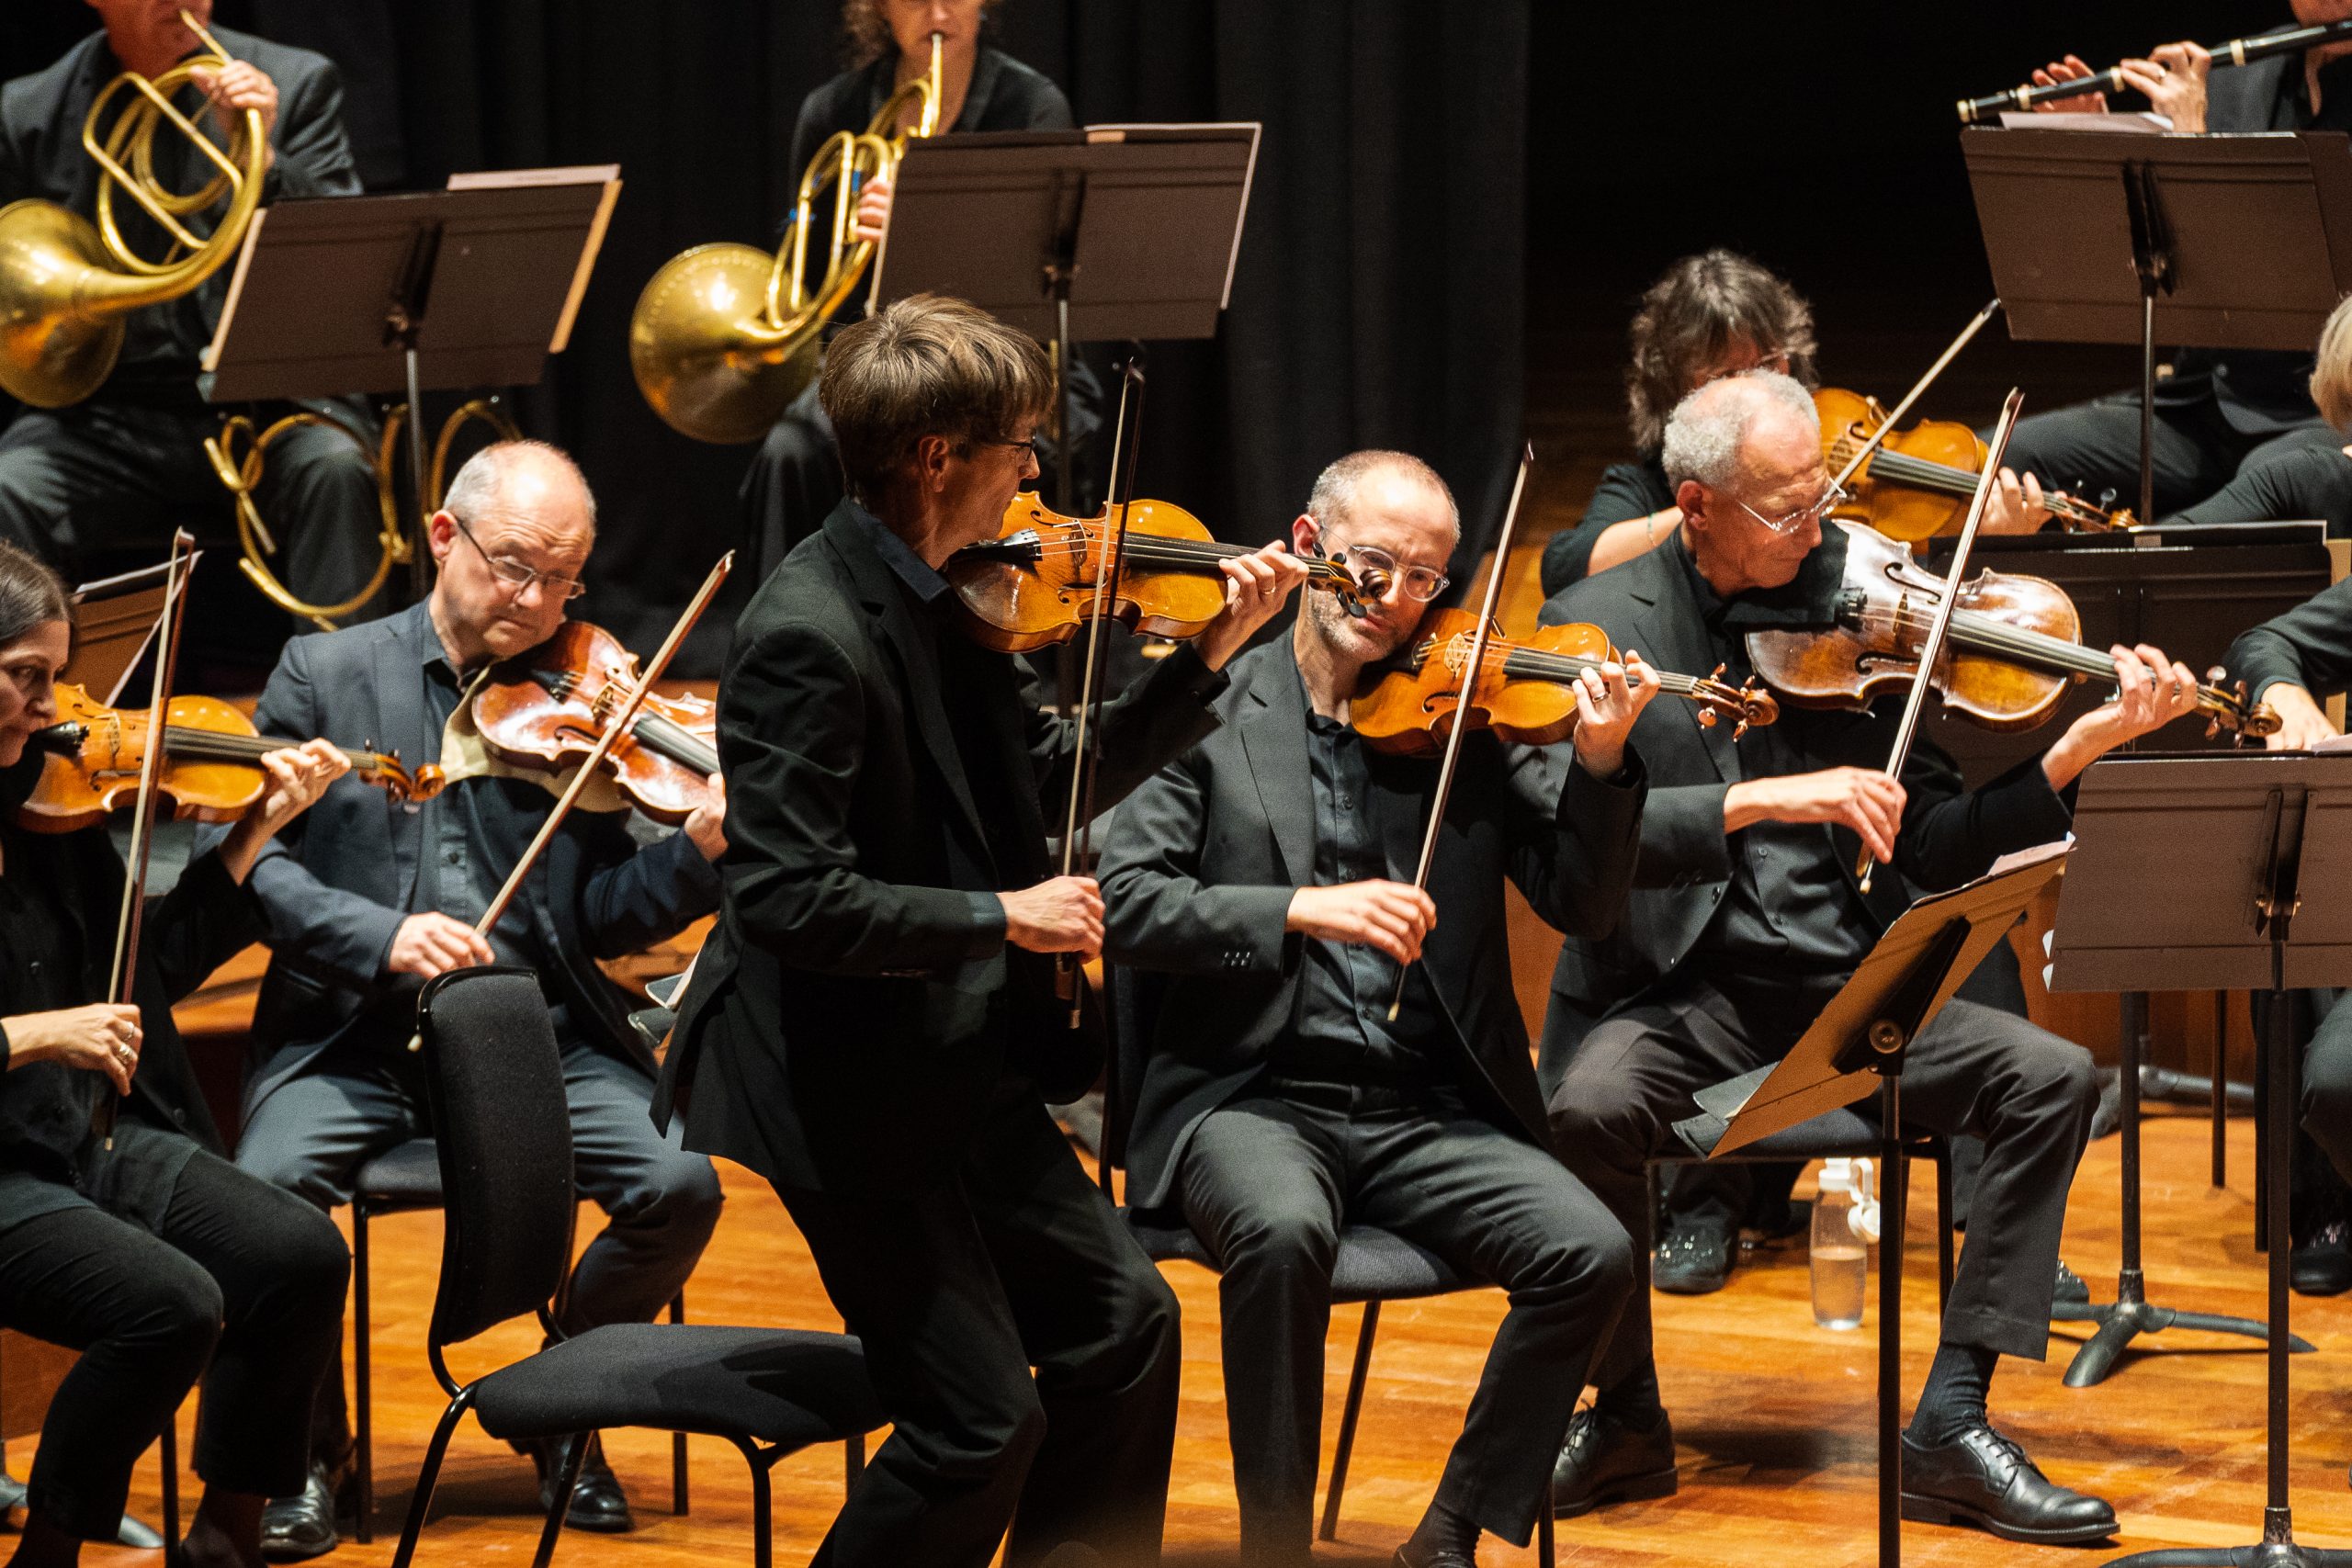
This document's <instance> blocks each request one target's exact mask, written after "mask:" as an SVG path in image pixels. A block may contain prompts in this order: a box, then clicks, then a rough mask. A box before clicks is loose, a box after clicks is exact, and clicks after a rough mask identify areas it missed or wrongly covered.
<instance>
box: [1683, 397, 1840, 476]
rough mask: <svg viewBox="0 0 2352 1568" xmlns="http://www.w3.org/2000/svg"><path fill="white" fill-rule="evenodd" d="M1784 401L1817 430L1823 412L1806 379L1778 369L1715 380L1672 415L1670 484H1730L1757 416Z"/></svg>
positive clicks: (1784, 406) (1782, 405) (1784, 405)
mask: <svg viewBox="0 0 2352 1568" xmlns="http://www.w3.org/2000/svg"><path fill="white" fill-rule="evenodd" d="M1776 404H1777V405H1778V406H1779V407H1780V408H1781V410H1782V411H1783V412H1786V413H1789V414H1791V415H1793V416H1794V417H1796V418H1798V419H1801V420H1802V421H1803V422H1804V424H1805V426H1806V427H1807V428H1808V429H1810V430H1812V431H1813V432H1814V433H1815V434H1816V435H1818V434H1819V433H1820V430H1821V414H1820V412H1819V411H1818V410H1816V409H1815V407H1814V406H1813V394H1812V393H1811V392H1808V391H1806V390H1805V389H1804V383H1803V382H1800V381H1798V380H1797V379H1795V378H1793V377H1789V376H1783V375H1781V373H1780V372H1779V371H1778V370H1748V371H1744V372H1742V373H1741V374H1739V375H1737V376H1726V377H1724V378H1723V379H1721V380H1719V381H1710V382H1708V383H1707V384H1706V385H1705V386H1703V387H1702V388H1700V389H1698V390H1697V391H1695V392H1693V393H1691V395H1690V396H1689V397H1687V398H1685V399H1683V400H1681V401H1680V402H1679V403H1677V404H1675V405H1674V412H1672V413H1671V414H1668V416H1667V421H1666V441H1665V446H1664V448H1663V450H1662V452H1661V453H1660V460H1661V461H1662V462H1663V463H1664V464H1665V466H1666V479H1667V482H1668V484H1671V485H1674V486H1676V487H1677V488H1678V489H1679V487H1680V486H1681V484H1682V482H1683V481H1684V480H1685V479H1696V480H1698V481H1699V482H1700V483H1701V484H1702V485H1705V486H1706V487H1707V488H1708V489H1710V490H1721V489H1723V488H1724V486H1726V485H1728V484H1729V483H1730V482H1731V481H1732V479H1733V477H1734V475H1735V474H1736V472H1737V471H1738V468H1739V448H1740V445H1741V443H1743V442H1745V441H1746V440H1747V432H1748V430H1749V428H1750V427H1751V426H1752V425H1754V424H1755V423H1756V416H1757V415H1758V414H1759V413H1762V412H1764V411H1765V410H1767V409H1769V408H1771V407H1773V406H1774V405H1776Z"/></svg>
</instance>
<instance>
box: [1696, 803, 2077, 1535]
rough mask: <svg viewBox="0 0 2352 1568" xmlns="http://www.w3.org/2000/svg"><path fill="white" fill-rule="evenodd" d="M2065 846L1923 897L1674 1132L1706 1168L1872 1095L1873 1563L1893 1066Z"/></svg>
mask: <svg viewBox="0 0 2352 1568" xmlns="http://www.w3.org/2000/svg"><path fill="white" fill-rule="evenodd" d="M2066 853H2067V846H2066V845H2065V844H2064V843H2063V842H2062V843H2055V844H2045V845H2043V846H2041V848H2039V849H2032V850H2025V851H2021V852H2018V853H2017V854H2013V855H2007V856H2004V857H2003V858H2002V859H2001V860H2000V861H1999V862H1998V863H1996V864H1995V866H1994V867H1993V869H1992V870H1991V871H1989V872H1987V873H1986V874H1985V875H1983V876H1981V877H1979V878H1978V879H1977V880H1975V881H1974V882H1971V883H1968V884H1966V885H1964V886H1960V887H1956V888H1953V889H1952V890H1951V891H1950V892H1948V893H1938V894H1931V895H1929V896H1928V897H1925V898H1922V899H1920V900H1919V901H1918V902H1917V903H1916V904H1914V905H1912V906H1911V908H1908V909H1906V910H1905V911H1904V914H1903V918H1902V919H1898V920H1896V921H1895V922H1894V925H1892V926H1890V927H1888V928H1887V931H1886V934H1885V935H1884V936H1882V937H1881V938H1879V940H1878V944H1877V945H1876V946H1875V947H1873V948H1871V951H1870V953H1869V955H1868V956H1866V957H1865V958H1864V959H1863V960H1862V962H1861V964H1860V965H1859V966H1858V967H1857V968H1856V969H1855V970H1854V974H1853V977H1852V978H1851V979H1849V980H1848V981H1847V982H1846V984H1845V986H1844V987H1843V988H1841V989H1840V990H1839V991H1838V994H1837V995H1836V996H1835V997H1833V998H1830V1000H1829V1005H1828V1006H1827V1007H1826V1008H1824V1009H1823V1010H1822V1012H1821V1016H1820V1017H1819V1018H1817V1019H1815V1021H1814V1022H1813V1026H1812V1027H1811V1028H1809V1029H1807V1030H1806V1031H1805V1032H1804V1035H1803V1037H1802V1038H1800V1039H1799V1040H1798V1041H1797V1043H1795V1044H1794V1045H1792V1046H1791V1047H1790V1048H1789V1053H1788V1055H1785V1056H1783V1057H1781V1060H1780V1061H1778V1062H1776V1063H1774V1064H1772V1065H1771V1066H1766V1067H1758V1069H1756V1070H1755V1071H1754V1072H1751V1073H1744V1074H1742V1075H1741V1076H1740V1077H1736V1078H1733V1079H1732V1080H1730V1081H1729V1082H1727V1083H1721V1084H1716V1085H1714V1086H1713V1087H1712V1088H1708V1089H1701V1090H1700V1091H1699V1092H1698V1093H1697V1094H1696V1095H1694V1096H1693V1097H1692V1098H1693V1099H1695V1100H1697V1101H1698V1102H1699V1105H1700V1109H1701V1114H1700V1115H1698V1116H1694V1117H1691V1118H1689V1119H1688V1120H1685V1121H1681V1122H1676V1123H1675V1124H1674V1130H1675V1132H1676V1133H1678V1134H1680V1135H1681V1137H1682V1139H1683V1141H1684V1142H1685V1143H1687V1144H1689V1145H1691V1147H1692V1148H1693V1149H1695V1150H1697V1151H1698V1152H1699V1153H1700V1154H1701V1155H1703V1156H1708V1157H1710V1158H1712V1157H1713V1156H1716V1155H1719V1154H1729V1153H1731V1152H1732V1151H1733V1150H1735V1149H1739V1148H1743V1147H1745V1146H1747V1145H1749V1144H1752V1143H1754V1142H1755V1141H1756V1140H1757V1139H1758V1138H1763V1137H1769V1136H1770V1135H1771V1134H1774V1133H1779V1132H1783V1131H1785V1130H1787V1129H1788V1128H1791V1127H1793V1126H1796V1125H1797V1124H1798V1123H1799V1122H1810V1121H1811V1120H1813V1118H1815V1116H1818V1115H1820V1114H1821V1113H1822V1112H1823V1111H1835V1110H1837V1109H1838V1107H1839V1106H1842V1105H1850V1104H1852V1103H1853V1102H1854V1101H1855V1100H1860V1099H1861V1098H1862V1097H1863V1096H1865V1095H1867V1094H1870V1093H1871V1091H1872V1090H1873V1089H1875V1090H1876V1091H1877V1093H1878V1096H1879V1117H1880V1134H1879V1135H1880V1140H1881V1142H1880V1159H1881V1172H1882V1182H1881V1190H1882V1191H1883V1194H1884V1196H1883V1198H1882V1200H1881V1202H1880V1213H1882V1214H1883V1215H1884V1216H1885V1218H1884V1220H1883V1222H1882V1225H1883V1229H1882V1234H1881V1236H1880V1239H1879V1254H1878V1560H1879V1562H1880V1563H1881V1565H1882V1568H1894V1565H1895V1564H1897V1563H1899V1562H1902V1560H1903V1428H1902V1415H1903V1388H1902V1382H1903V1239H1904V1229H1905V1226H1904V1218H1905V1204H1906V1200H1907V1198H1908V1181H1907V1173H1906V1172H1905V1169H1904V1166H1903V1098H1902V1081H1903V1060H1904V1055H1905V1052H1906V1051H1907V1050H1908V1049H1909V1046H1910V1043H1911V1042H1912V1041H1914V1040H1916V1039H1917V1038H1918V1037H1919V1032H1920V1031H1922V1030H1924V1029H1926V1028H1927V1027H1928V1024H1929V1023H1930V1022H1931V1021H1933V1020H1934V1018H1935V1016H1936V1014H1937V1013H1938V1012H1939V1011H1941V1010H1942V1009H1943V1005H1944V1003H1946V1002H1948V1001H1950V1000H1951V997H1952V993H1953V992H1954V991H1957V990H1958V989H1959V988H1960V985H1961V982H1962V980H1964V979H1966V978H1967V977H1968V975H1969V973H1970V972H1971V971H1972V970H1973V969H1974V968H1975V967H1976V965H1977V964H1979V963H1980V962H1981V961H1982V960H1983V959H1984V957H1985V954H1986V953H1989V952H1991V951H1992V949H1993V944H1994V943H1995V942H1999V941H2001V940H2002V939H2003V937H2004V936H2005V935H2006V934H2007V931H2008V929H2009V927H2011V926H2012V925H2014V924H2016V923H2017V919H2018V916H2019V915H2021V914H2023V913H2024V912H2025V908H2026V906H2027V905H2029V904H2030V903H2032V902H2033V898H2034V896H2035V895H2036V894H2038V893H2040V892H2041V889H2042V888H2043V887H2044V886H2047V885H2048V884H2049V881H2050V879H2051V878H2052V877H2053V876H2055V875H2057V874H2058V871H2059V868H2060V867H2061V866H2062V865H2063V864H2064V863H2065V859H2066Z"/></svg>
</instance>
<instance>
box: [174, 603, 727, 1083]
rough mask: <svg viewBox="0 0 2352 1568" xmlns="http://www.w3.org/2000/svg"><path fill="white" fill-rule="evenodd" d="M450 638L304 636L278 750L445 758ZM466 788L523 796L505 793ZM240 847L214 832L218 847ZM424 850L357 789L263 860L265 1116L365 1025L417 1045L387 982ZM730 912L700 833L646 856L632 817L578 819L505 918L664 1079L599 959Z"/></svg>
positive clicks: (283, 836)
mask: <svg viewBox="0 0 2352 1568" xmlns="http://www.w3.org/2000/svg"><path fill="white" fill-rule="evenodd" d="M435 635H436V634H435V632H434V630H433V625H432V615H431V608H430V605H429V604H415V605H413V606H411V607H410V608H409V609H406V610H403V611H401V613H400V614H398V615H390V616H387V617H385V618H384V619H382V620H379V621H370V622H368V623H367V624H366V625H364V626H347V627H345V629H343V630H342V631H336V632H325V633H322V634H318V635H315V636H311V637H296V638H295V639H294V640H292V641H291V642H289V643H288V644H287V645H286V650H285V652H284V653H282V654H280V655H279V657H278V660H277V669H275V670H274V671H271V672H270V677H269V684H268V686H267V687H266V689H265V690H264V691H263V693H262V698H261V703H260V705H259V706H258V707H256V708H255V709H254V723H255V724H256V725H258V726H259V727H260V728H261V732H262V733H263V734H264V735H273V736H282V737H286V738H288V739H308V738H310V737H311V736H323V737H325V738H326V739H329V740H333V741H334V742H336V743H337V744H339V745H344V746H354V747H375V748H379V749H382V750H397V751H398V752H399V753H400V755H401V757H402V758H403V759H406V760H407V761H410V762H411V763H412V764H413V763H414V762H417V761H426V760H431V759H434V758H437V757H439V756H440V754H441V732H440V728H439V727H438V726H436V725H435V724H434V723H433V722H432V720H431V716H430V711H429V710H428V709H427V707H426V705H425V694H424V670H423V668H422V665H421V662H420V659H421V655H420V651H419V650H420V649H422V648H424V647H425V646H426V645H427V641H428V639H432V638H434V637H435ZM452 787H454V788H458V789H473V788H485V787H489V788H497V787H505V781H500V780H491V779H483V780H477V781H473V782H471V783H465V784H457V785H454V786H452ZM515 787H520V788H527V787H532V786H528V785H517V786H515ZM553 804H554V797H553V796H552V795H549V796H548V805H549V806H550V807H551V806H553ZM225 832H226V829H217V828H216V829H206V837H205V839H204V841H205V842H208V843H209V842H213V841H217V840H218V839H219V837H220V835H221V834H223V833H225ZM423 852H424V817H423V816H422V814H420V813H417V812H412V811H410V810H408V809H407V808H406V807H403V806H401V804H400V803H399V802H398V801H396V800H395V799H393V798H392V796H391V795H389V794H388V793H387V792H385V791H383V790H380V789H378V788H375V787H374V786H372V785H369V784H363V783H361V782H360V781H359V780H357V779H356V778H342V779H337V780H336V781H335V782H334V784H332V785H330V786H328V789H327V792H326V794H325V795H324V796H323V797H322V798H321V799H320V801H319V803H318V804H317V805H315V806H313V807H311V809H310V810H308V811H306V812H304V813H303V814H302V815H301V816H300V817H298V818H295V819H294V820H293V821H292V822H291V823H289V824H288V826H287V827H286V829H284V830H282V831H281V832H280V833H279V834H278V835H277V838H276V839H274V840H271V842H270V843H269V845H268V847H267V848H266V849H265V850H264V851H263V852H262V856H261V860H260V862H259V863H257V864H256V865H255V866H254V874H253V876H252V878H251V885H252V886H253V889H254V893H255V894H256V895H257V896H258V897H259V898H260V900H261V905H262V908H263V910H264V912H265V913H266V917H267V919H268V922H269V943H270V949H271V953H270V961H269V970H268V972H267V973H266V975H264V976H263V977H262V985H261V998H260V1000H259V1003H258V1004H257V1006H256V1009H255V1012H254V1056H253V1060H252V1062H251V1064H250V1066H249V1069H248V1072H247V1074H246V1078H245V1097H244V1099H245V1113H246V1114H247V1115H251V1114H252V1113H253V1111H254V1107H256V1106H258V1105H259V1104H260V1103H261V1102H262V1101H263V1100H265V1099H266V1098H267V1097H268V1096H269V1095H270V1094H271V1093H272V1092H273V1091H275V1090H276V1089H277V1087H278V1086H279V1085H280V1084H283V1083H285V1082H286V1081H287V1080H288V1078H291V1077H294V1076H295V1075H296V1074H298V1073H300V1072H301V1071H302V1070H303V1069H304V1068H305V1067H306V1066H309V1065H310V1063H311V1061H312V1060H314V1059H315V1058H316V1057H317V1055H319V1053H320V1052H321V1051H322V1050H323V1049H325V1047H326V1046H328V1045H329V1044H331V1043H334V1042H335V1041H337V1040H339V1039H342V1038H344V1037H345V1035H346V1034H348V1033H350V1032H353V1031H354V1030H355V1029H357V1028H360V1027H361V1026H362V1025H363V1021H364V1023H365V1025H366V1026H367V1027H368V1028H370V1029H375V1028H380V1029H383V1030H385V1031H386V1032H387V1037H388V1038H389V1037H390V1034H392V1033H398V1034H399V1035H400V1036H401V1038H405V1032H406V1031H407V1030H408V1029H410V1028H411V1027H412V1026H413V1021H414V1003H413V998H410V997H408V996H407V995H406V993H405V991H404V988H401V987H391V986H388V985H387V984H386V983H385V981H384V977H383V976H384V961H385V958H386V957H387V956H388V955H389V954H390V951H391V944H392V937H393V934H394V933H395V932H396V931H398V930H399V929H400V924H401V920H402V919H406V918H407V916H408V914H409V912H410V911H409V904H410V901H411V899H412V898H413V897H414V896H415V892H416V878H417V870H418V861H419V858H420V856H421V855H422V854H423ZM505 869H506V868H503V867H502V868H500V870H501V872H502V874H503V872H504V870H505ZM717 904H718V871H717V869H716V868H715V867H713V866H712V865H711V863H709V862H708V861H707V860H705V859H704V858H703V855H702V852H701V851H700V850H697V849H696V848H695V846H694V842H693V840H690V839H688V838H687V837H686V836H685V835H684V833H673V834H671V835H669V836H668V837H666V838H664V839H662V840H658V841H657V842H654V843H652V844H649V845H647V846H645V847H643V848H642V849H640V848H639V846H638V844H637V842H636V841H635V840H633V839H632V838H631V837H630V836H629V831H628V819H627V818H626V817H625V816H624V815H622V814H619V813H614V812H593V811H574V812H572V813H571V815H569V816H568V817H566V818H564V821H563V826H562V828H561V829H559V830H558V831H557V833H556V836H555V838H554V840H552V841H551V842H550V843H549V844H548V849H547V852H546V853H545V854H544V855H542V856H541V857H540V859H539V862H538V863H537V865H536V866H535V867H534V868H533V870H532V873H531V874H530V875H529V876H528V877H526V879H525V881H524V885H523V891H522V893H521V895H520V897H518V898H517V900H516V905H515V908H514V909H513V910H511V911H510V912H509V913H508V914H507V915H506V917H505V918H506V919H508V920H509V921H515V920H528V921H529V922H530V924H531V927H532V930H533V931H534V933H535V935H536V937H537V942H538V944H539V948H540V951H542V952H545V953H557V954H559V955H560V962H559V963H558V964H557V967H556V972H555V973H553V974H549V975H543V976H541V980H542V982H543V983H544V984H545V985H546V987H547V988H548V995H549V996H550V997H551V998H553V999H555V1000H558V1001H560V1002H562V1003H564V1004H565V1006H566V1008H567V1009H568V1011H569V1015H570V1017H571V1022H572V1026H573V1027H574V1028H575V1029H578V1030H579V1031H581V1032H582V1034H583V1035H584V1036H585V1037H586V1038H588V1039H589V1040H591V1041H594V1042H595V1043H598V1044H599V1045H601V1046H603V1047H604V1048H605V1049H608V1050H610V1051H613V1052H614V1053H616V1055H623V1056H625V1057H628V1059H630V1060H633V1061H635V1062H637V1063H638V1064H639V1066H641V1067H642V1068H643V1069H644V1070H645V1072H646V1073H647V1075H648V1076H649V1077H650V1076H651V1075H652V1073H653V1072H654V1070H655V1067H654V1063H653V1060H652V1056H651V1055H650V1053H649V1052H648V1051H647V1050H646V1049H645V1046H644V1043H642V1042H641V1041H640V1040H639V1038H638V1036H637V1032H636V1031H635V1030H633V1029H631V1028H629V1027H628V1008H629V1007H630V1006H631V1005H632V1003H631V1000H630V998H629V997H628V994H627V993H626V992H624V991H623V990H621V988H620V987H617V986H616V985H615V984H614V983H613V982H612V981H610V980H608V979H606V978H605V975H604V973H603V972H602V971H601V970H599V969H598V968H597V967H596V965H595V963H594V960H596V959H598V958H617V957H621V956H623V955H625V954H628V953H635V952H637V951H639V950H640V949H642V948H644V947H646V946H648V945H649V944H650V943H652V942H660V941H662V939H663V938H665V937H668V936H671V935H673V934H674V933H675V932H677V931H679V930H680V929H681V928H683V927H684V926H685V925H686V924H687V923H688V922H690V921H692V920H695V919H698V918H700V917H701V916H703V915H706V914H708V913H709V912H710V911H711V909H712V908H715V907H716V906H717ZM392 1048H394V1049H397V1048H398V1043H397V1041H395V1042H394V1043H393V1046H392Z"/></svg>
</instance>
